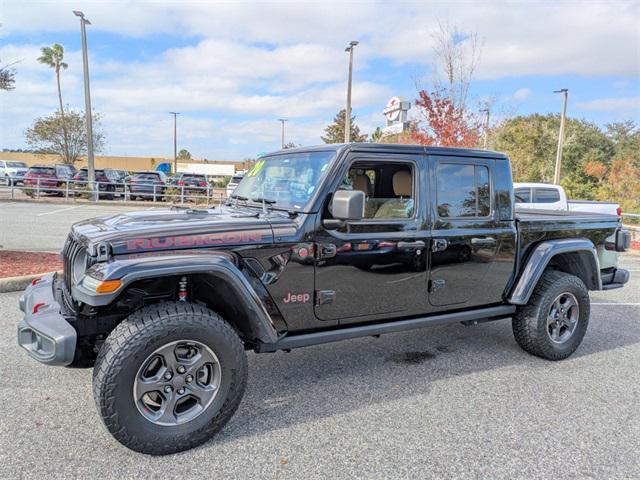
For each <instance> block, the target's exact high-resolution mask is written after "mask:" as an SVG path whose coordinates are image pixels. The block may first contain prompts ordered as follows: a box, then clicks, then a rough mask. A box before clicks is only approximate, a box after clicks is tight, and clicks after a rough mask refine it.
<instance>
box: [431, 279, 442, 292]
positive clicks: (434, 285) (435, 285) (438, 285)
mask: <svg viewBox="0 0 640 480" xmlns="http://www.w3.org/2000/svg"><path fill="white" fill-rule="evenodd" d="M445 284H446V282H445V281H444V280H442V279H435V280H429V292H430V293H434V292H437V291H438V290H442V289H443V288H444V287H445Z"/></svg>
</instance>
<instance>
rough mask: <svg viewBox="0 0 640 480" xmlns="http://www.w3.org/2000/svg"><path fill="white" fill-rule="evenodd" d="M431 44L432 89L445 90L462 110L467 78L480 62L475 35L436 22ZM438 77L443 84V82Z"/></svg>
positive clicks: (467, 85) (468, 79)
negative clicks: (433, 60) (437, 25)
mask: <svg viewBox="0 0 640 480" xmlns="http://www.w3.org/2000/svg"><path fill="white" fill-rule="evenodd" d="M433 45H434V46H433V57H434V59H435V62H434V65H433V71H434V72H435V74H436V77H435V78H434V80H433V85H434V88H435V90H446V91H447V96H448V98H449V99H450V100H451V103H452V104H453V106H454V107H455V108H456V109H457V110H459V111H460V112H462V113H465V112H466V107H467V97H468V95H469V87H470V85H471V79H472V77H473V74H474V73H475V70H476V68H477V66H478V63H479V62H480V54H481V50H482V47H481V44H480V40H479V39H478V34H477V33H475V32H464V31H462V30H460V29H459V28H458V27H457V26H455V25H450V24H448V23H440V24H439V28H438V30H437V31H436V32H435V33H434V34H433ZM442 77H444V83H445V84H446V85H443V79H442Z"/></svg>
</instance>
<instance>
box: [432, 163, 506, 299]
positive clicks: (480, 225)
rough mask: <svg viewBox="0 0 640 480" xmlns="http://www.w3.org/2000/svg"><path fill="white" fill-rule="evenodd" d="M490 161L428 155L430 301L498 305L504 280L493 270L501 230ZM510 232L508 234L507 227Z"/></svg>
mask: <svg viewBox="0 0 640 480" xmlns="http://www.w3.org/2000/svg"><path fill="white" fill-rule="evenodd" d="M495 161H496V160H493V159H485V158H474V157H453V156H437V155H432V156H430V162H431V170H432V172H434V173H435V175H433V176H432V178H431V190H432V202H431V204H432V205H434V206H435V208H434V211H433V212H432V215H433V230H432V246H431V272H430V279H429V302H430V304H431V305H432V306H433V307H436V308H437V307H445V306H447V307H448V308H451V307H452V306H455V307H460V308H462V307H469V306H473V305H479V304H488V303H491V302H492V301H496V302H499V301H500V296H501V293H502V289H503V288H504V285H505V282H504V281H501V282H500V283H495V284H494V283H491V282H493V279H492V275H491V271H492V268H493V263H494V261H495V259H496V254H497V252H498V250H499V247H500V242H501V235H503V234H504V233H505V232H502V231H501V229H500V228H498V225H497V222H496V210H497V209H496V205H495V202H496V200H495V199H494V195H493V189H492V184H493V180H492V174H493V170H494V162H495ZM508 234H509V235H510V236H512V235H513V234H512V231H511V229H509V231H508Z"/></svg>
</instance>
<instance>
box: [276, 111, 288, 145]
mask: <svg viewBox="0 0 640 480" xmlns="http://www.w3.org/2000/svg"><path fill="white" fill-rule="evenodd" d="M278 121H279V122H280V148H282V149H283V150H284V122H288V121H289V120H288V119H286V118H279V119H278Z"/></svg>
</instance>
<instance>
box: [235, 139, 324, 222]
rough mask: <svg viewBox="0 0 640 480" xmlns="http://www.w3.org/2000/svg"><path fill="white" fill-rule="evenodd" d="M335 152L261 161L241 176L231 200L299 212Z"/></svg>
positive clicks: (306, 153) (318, 182)
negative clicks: (235, 199)
mask: <svg viewBox="0 0 640 480" xmlns="http://www.w3.org/2000/svg"><path fill="white" fill-rule="evenodd" d="M334 157H335V152H334V151H330V152H299V153H290V154H284V155H278V156H274V157H268V158H263V159H261V160H258V162H257V163H256V164H255V165H254V166H253V168H252V169H251V170H250V171H249V172H248V173H247V174H246V175H245V176H244V178H243V179H242V181H241V182H240V184H239V185H238V187H237V188H236V189H235V190H234V192H233V195H232V197H241V198H243V197H244V198H247V199H249V200H254V201H257V202H261V201H262V199H263V198H264V199H265V200H266V201H268V202H269V203H273V205H274V206H275V207H276V208H285V209H295V210H302V209H304V207H305V205H306V204H307V203H308V202H309V200H310V199H311V196H312V195H313V192H315V190H316V188H317V187H318V185H319V184H320V180H321V179H322V176H323V174H324V173H325V172H326V171H327V169H328V167H329V164H330V163H331V160H333V158H334Z"/></svg>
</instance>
